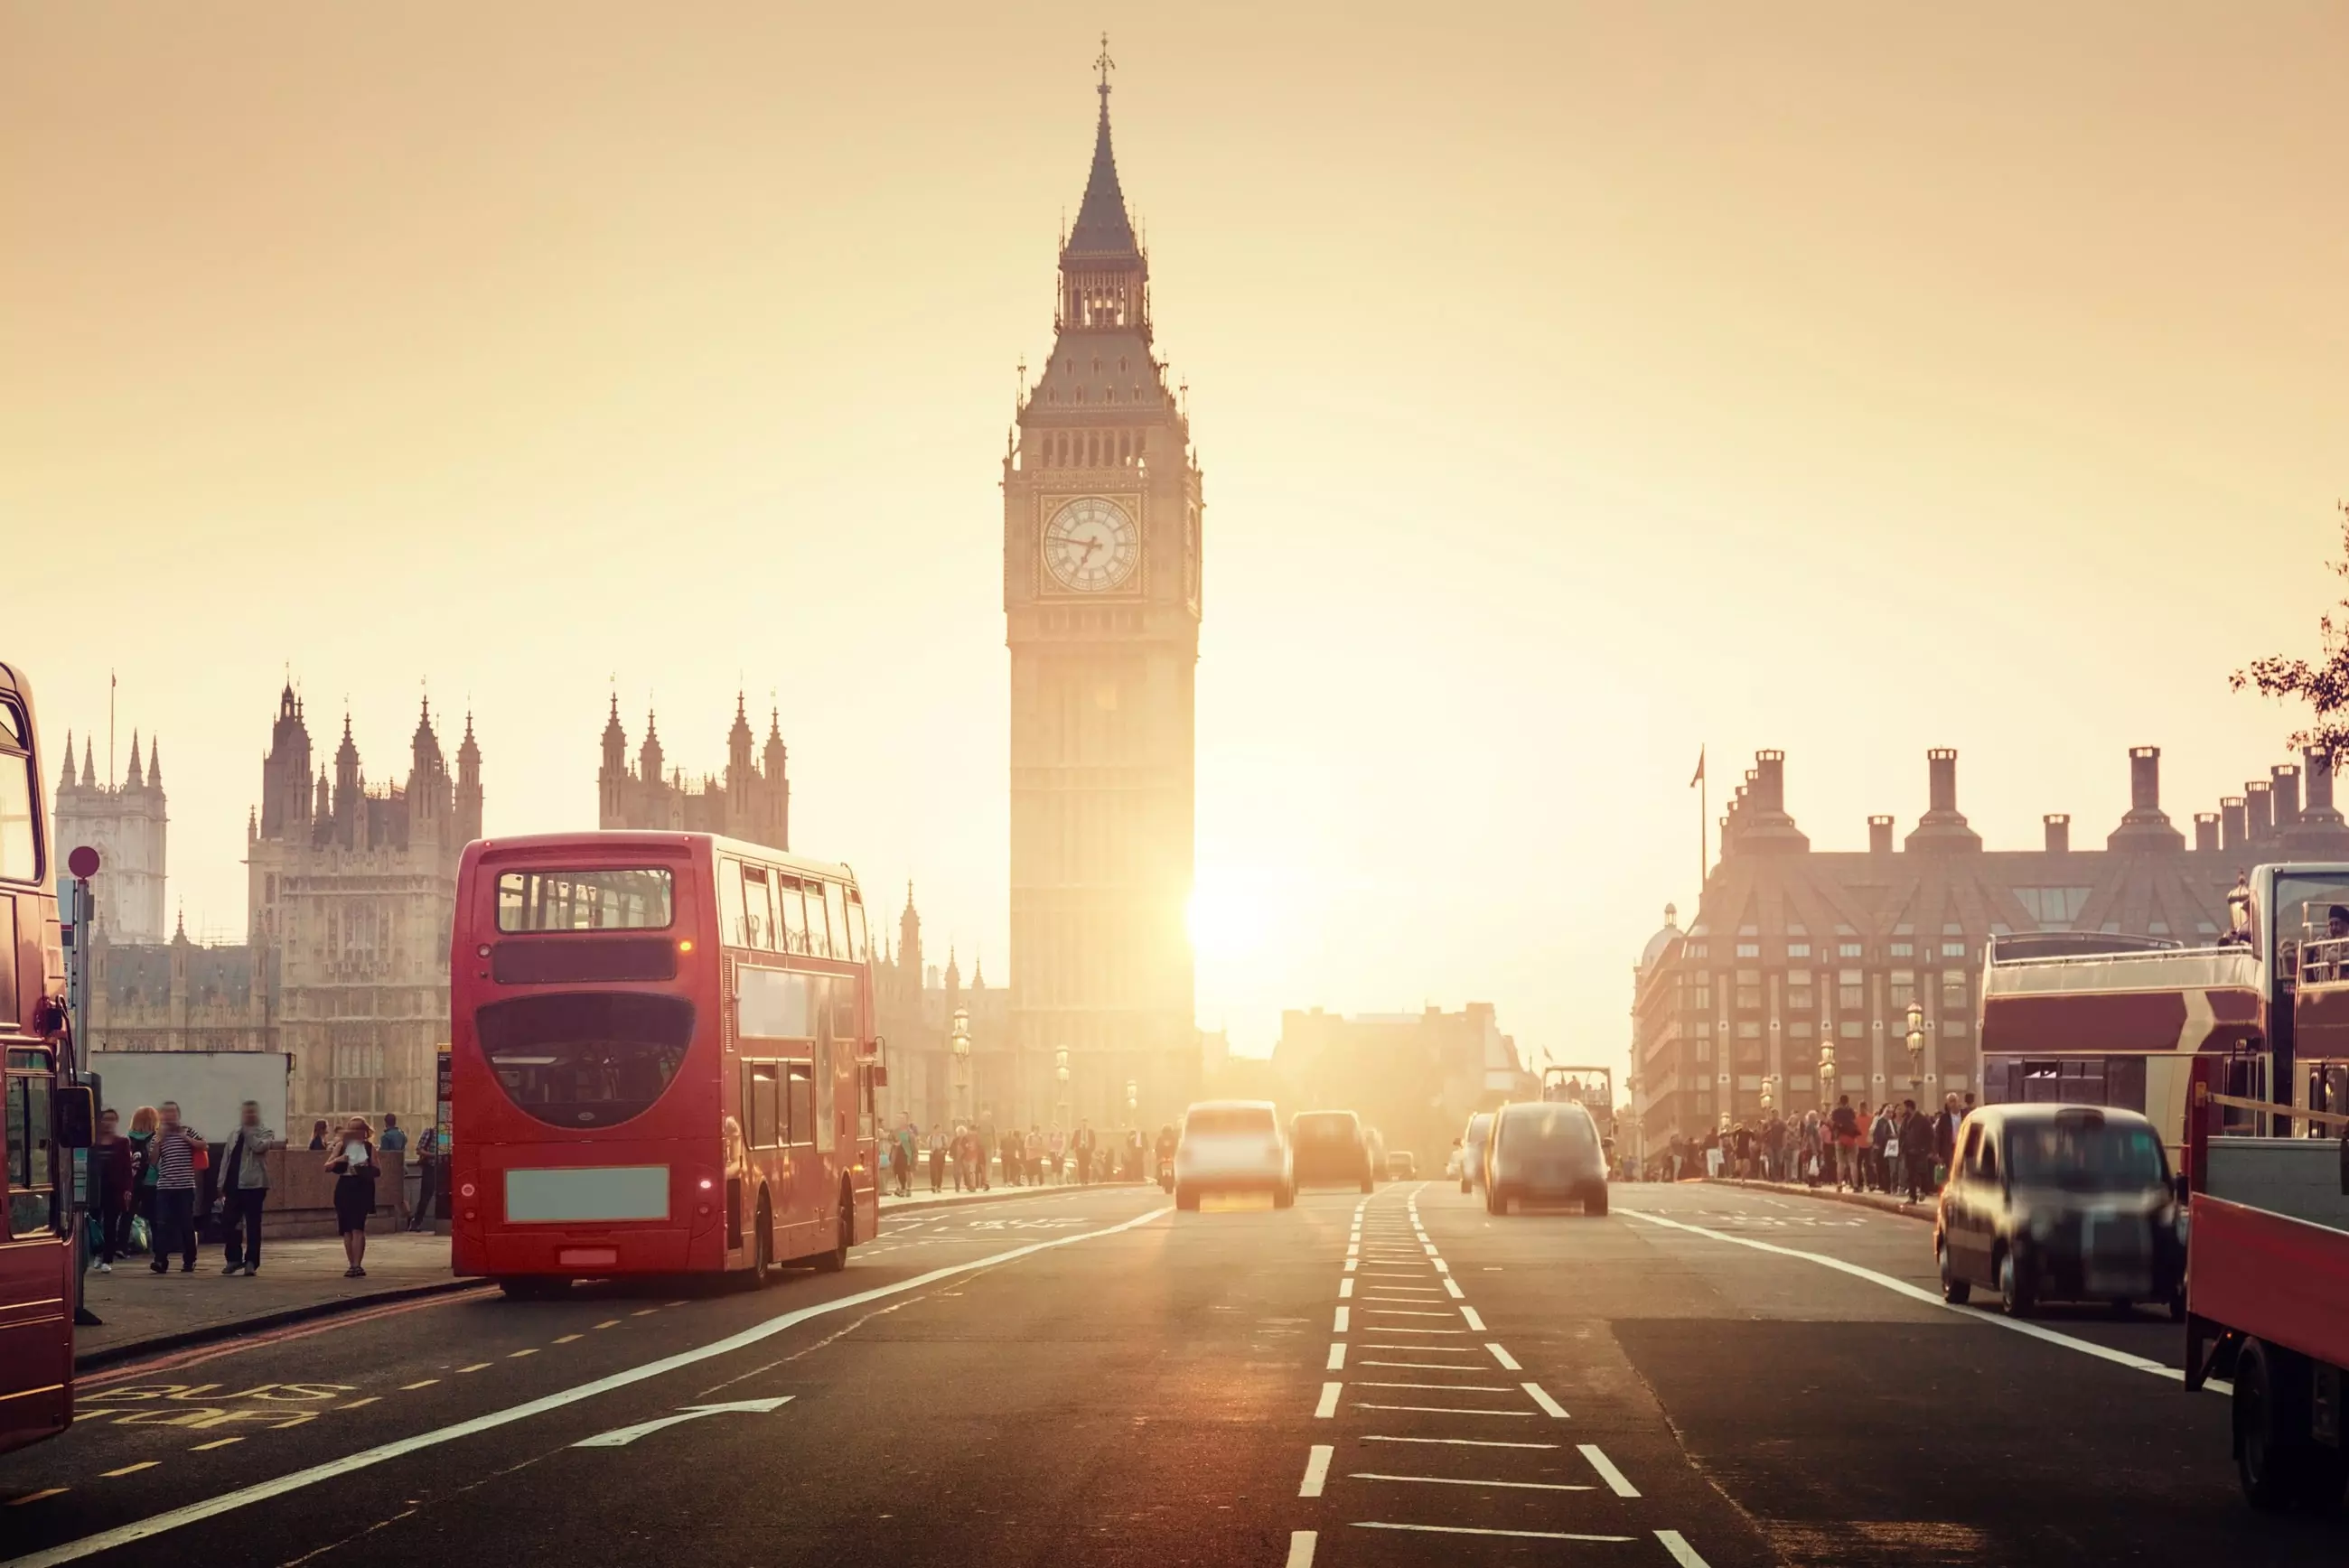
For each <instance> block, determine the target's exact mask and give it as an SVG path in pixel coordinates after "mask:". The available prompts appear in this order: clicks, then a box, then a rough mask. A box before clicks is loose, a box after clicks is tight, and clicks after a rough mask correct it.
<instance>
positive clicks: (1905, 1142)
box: [1900, 1099, 1933, 1203]
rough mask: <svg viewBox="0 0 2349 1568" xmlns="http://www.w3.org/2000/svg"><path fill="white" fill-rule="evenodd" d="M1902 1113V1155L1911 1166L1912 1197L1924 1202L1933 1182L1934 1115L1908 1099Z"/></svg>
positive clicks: (1909, 1175) (1910, 1183) (1902, 1102)
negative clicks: (1928, 1113)
mask: <svg viewBox="0 0 2349 1568" xmlns="http://www.w3.org/2000/svg"><path fill="white" fill-rule="evenodd" d="M1900 1104H1901V1108H1902V1109H1901V1116H1900V1158H1901V1161H1902V1162H1903V1163H1904V1164H1905V1165H1906V1166H1907V1167H1908V1178H1909V1202H1912V1203H1916V1202H1923V1200H1924V1196H1925V1191H1926V1190H1927V1189H1928V1188H1930V1187H1931V1186H1932V1184H1933V1119H1932V1118H1931V1117H1929V1116H1927V1115H1926V1114H1925V1113H1924V1112H1923V1111H1921V1110H1919V1109H1917V1102H1916V1101H1915V1100H1913V1099H1904V1100H1902V1101H1901V1102H1900Z"/></svg>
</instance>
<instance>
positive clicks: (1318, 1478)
mask: <svg viewBox="0 0 2349 1568" xmlns="http://www.w3.org/2000/svg"><path fill="white" fill-rule="evenodd" d="M1337 1451H1338V1450H1337V1449H1336V1448H1335V1447H1333V1446H1332V1445H1330V1444H1329V1443H1315V1444H1314V1445H1313V1446H1312V1448H1311V1449H1308V1450H1307V1452H1306V1456H1305V1479H1304V1480H1303V1481H1301V1482H1299V1485H1298V1488H1297V1495H1298V1496H1299V1497H1319V1496H1320V1495H1321V1485H1322V1483H1323V1482H1324V1481H1326V1480H1329V1479H1330V1459H1331V1457H1332V1456H1334V1455H1335V1454H1336V1453H1337Z"/></svg>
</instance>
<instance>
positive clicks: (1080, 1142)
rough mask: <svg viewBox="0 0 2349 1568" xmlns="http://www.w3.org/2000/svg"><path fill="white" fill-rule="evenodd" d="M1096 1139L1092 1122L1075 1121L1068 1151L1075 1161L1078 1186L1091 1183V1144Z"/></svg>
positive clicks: (1085, 1185)
mask: <svg viewBox="0 0 2349 1568" xmlns="http://www.w3.org/2000/svg"><path fill="white" fill-rule="evenodd" d="M1097 1141H1099V1140H1096V1139H1095V1138H1094V1137H1093V1124H1092V1122H1090V1121H1080V1122H1078V1123H1077V1135H1076V1137H1075V1138H1074V1139H1073V1140H1071V1143H1070V1153H1071V1155H1072V1156H1073V1157H1074V1159H1075V1161H1076V1167H1077V1185H1078V1186H1080V1187H1087V1186H1091V1185H1092V1179H1093V1145H1094V1144H1095V1143H1096V1142H1097Z"/></svg>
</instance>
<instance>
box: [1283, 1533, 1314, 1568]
mask: <svg viewBox="0 0 2349 1568" xmlns="http://www.w3.org/2000/svg"><path fill="white" fill-rule="evenodd" d="M1313 1534H1314V1532H1312V1531H1310V1530H1292V1531H1290V1532H1288V1568H1313Z"/></svg>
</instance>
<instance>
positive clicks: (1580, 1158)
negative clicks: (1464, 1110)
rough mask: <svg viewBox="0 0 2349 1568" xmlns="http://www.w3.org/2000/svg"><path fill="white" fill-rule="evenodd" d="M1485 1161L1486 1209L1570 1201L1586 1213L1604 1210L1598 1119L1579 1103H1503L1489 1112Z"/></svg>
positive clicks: (1508, 1209)
mask: <svg viewBox="0 0 2349 1568" xmlns="http://www.w3.org/2000/svg"><path fill="white" fill-rule="evenodd" d="M1485 1161H1486V1165H1485V1209H1486V1210H1487V1211H1489V1212H1492V1213H1495V1214H1507V1213H1514V1212H1516V1210H1517V1209H1518V1208H1520V1207H1524V1208H1531V1207H1533V1206H1535V1205H1537V1204H1557V1203H1574V1202H1579V1203H1580V1204H1581V1205H1582V1212H1584V1213H1586V1214H1604V1213H1605V1212H1607V1157H1606V1154H1605V1153H1604V1152H1603V1151H1602V1150H1601V1148H1600V1145H1599V1124H1598V1123H1597V1122H1596V1121H1594V1120H1592V1119H1591V1117H1590V1112H1589V1111H1588V1110H1586V1109H1583V1108H1582V1107H1581V1106H1579V1105H1576V1104H1572V1103H1570V1102H1565V1101H1558V1100H1537V1101H1534V1102H1533V1103H1531V1104H1524V1105H1505V1106H1503V1107H1502V1108H1501V1109H1499V1110H1498V1111H1496V1112H1495V1113H1494V1116H1493V1131H1492V1140H1491V1142H1490V1144H1489V1145H1488V1147H1487V1150H1486V1152H1485Z"/></svg>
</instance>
